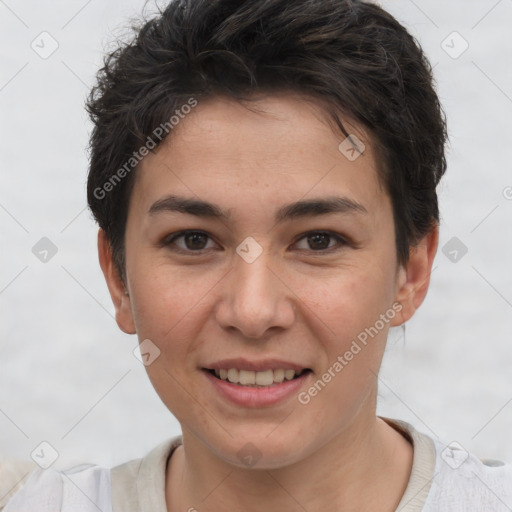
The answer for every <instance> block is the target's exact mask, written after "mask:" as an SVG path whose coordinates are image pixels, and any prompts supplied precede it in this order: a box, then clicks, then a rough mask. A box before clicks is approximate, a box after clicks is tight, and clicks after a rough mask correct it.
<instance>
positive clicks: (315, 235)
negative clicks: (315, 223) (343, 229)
mask: <svg viewBox="0 0 512 512" xmlns="http://www.w3.org/2000/svg"><path fill="white" fill-rule="evenodd" d="M300 240H306V242H307V247H305V248H304V247H302V248H301V247H299V249H301V250H302V249H305V250H309V251H318V252H331V249H333V248H334V249H335V250H336V245H338V246H339V247H338V249H339V248H341V247H342V246H344V245H347V242H346V241H345V240H344V239H343V238H342V237H340V236H339V235H335V234H334V233H329V232H323V231H315V232H311V233H307V234H306V235H305V236H303V237H302V238H301V239H300ZM332 241H335V242H338V243H337V244H336V243H335V244H334V245H330V244H331V242H332Z"/></svg>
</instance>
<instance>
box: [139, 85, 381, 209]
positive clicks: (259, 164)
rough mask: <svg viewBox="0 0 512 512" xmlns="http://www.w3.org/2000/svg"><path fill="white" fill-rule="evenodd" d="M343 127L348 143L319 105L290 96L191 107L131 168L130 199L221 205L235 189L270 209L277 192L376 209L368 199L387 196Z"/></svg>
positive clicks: (363, 137) (362, 149)
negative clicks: (338, 196) (171, 197)
mask: <svg viewBox="0 0 512 512" xmlns="http://www.w3.org/2000/svg"><path fill="white" fill-rule="evenodd" d="M343 122H344V125H345V127H346V129H347V131H348V133H349V134H351V136H352V138H351V139H350V140H346V137H345V136H344V135H343V134H341V133H340V132H339V133H338V132H337V131H335V130H334V129H333V126H332V123H329V118H328V115H327V114H326V112H325V110H324V109H322V108H321V106H320V105H319V104H317V103H315V102H314V101H312V100H307V99H305V98H304V97H301V96H294V95H272V96H267V97H262V98H259V99H255V100H254V101H250V102H246V103H243V104H242V103H240V102H238V101H236V100H232V99H227V98H211V99H208V100H206V101H202V102H199V103H198V105H197V106H196V107H195V108H194V109H193V110H192V111H191V112H190V113H189V114H187V115H186V116H183V118H182V119H181V120H180V122H179V123H178V124H177V125H176V126H175V127H174V128H173V130H172V132H171V133H170V135H169V136H168V137H167V138H166V139H165V140H164V142H162V144H161V145H160V146H159V147H158V149H157V150H156V151H155V152H154V153H151V154H149V155H148V156H146V157H145V158H144V160H143V161H142V162H141V164H140V165H139V168H138V169H137V173H136V187H137V190H138V193H137V194H136V201H137V202H141V201H142V202H144V203H145V205H144V207H145V208H146V210H147V209H148V208H150V207H151V204H153V202H154V201H156V200H158V199H159V197H162V196H164V195H165V194H166V193H169V194H171V193H176V192H180V193H181V195H187V196H189V197H190V196H196V197H200V198H203V199H208V198H209V199H210V200H212V201H214V202H216V203H219V204H221V203H222V200H223V199H226V198H227V197H228V195H229V196H230V197H232V196H234V195H236V194H239V193H240V192H242V191H243V194H244V200H245V201H255V202H258V201H259V202H260V204H261V205H263V204H266V205H269V206H270V205H271V204H275V205H276V207H277V206H278V205H279V204H280V203H282V201H281V199H283V197H282V196H284V195H286V196H287V198H288V199H289V198H290V197H294V198H295V199H297V200H298V199H300V198H307V197H308V196H311V197H318V196H319V195H320V196H321V195H324V196H325V195H331V196H332V195H333V193H336V192H338V193H342V194H343V195H344V196H347V197H350V196H352V197H353V199H354V202H358V203H369V205H370V206H375V207H378V206H379V201H376V198H378V197H379V196H387V195H386V194H385V193H384V191H383V190H382V189H381V187H380V183H379V179H378V173H377V163H376V160H375V157H374V151H373V147H372V143H371V141H370V139H369V137H368V135H367V134H366V133H365V131H364V130H363V129H362V128H361V127H360V126H358V125H357V124H355V123H353V122H350V121H347V120H343ZM353 144H355V145H356V146H357V148H354V147H353ZM380 200H384V201H385V200H386V198H381V199H380ZM227 206H229V205H227ZM381 206H382V205H381Z"/></svg>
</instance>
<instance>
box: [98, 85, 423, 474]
mask: <svg viewBox="0 0 512 512" xmlns="http://www.w3.org/2000/svg"><path fill="white" fill-rule="evenodd" d="M346 125H347V126H348V127H349V128H350V130H349V131H350V133H354V134H356V135H357V137H358V138H359V139H360V140H362V141H363V142H364V144H365V149H364V151H363V153H362V154H361V155H360V156H359V157H358V158H356V159H355V160H354V158H353V157H354V156H355V155H356V154H357V153H354V152H351V151H348V152H346V151H342V150H340V149H339V146H340V143H342V142H343V141H344V137H343V136H340V135H338V134H336V133H334V132H333V130H332V128H331V127H330V126H329V125H328V123H327V121H326V119H325V117H324V115H323V114H322V111H321V110H320V108H318V107H317V106H315V105H314V104H313V103H310V102H306V101H304V99H301V98H299V97H294V96H290V95H287V96H284V95H283V96H272V97H267V98H262V99H260V100H258V101H256V102H255V103H251V106H250V109H248V108H246V107H244V106H242V105H240V104H239V103H237V102H234V101H231V100H227V99H220V98H216V99H212V100H209V101H205V102H202V103H199V104H198V106H197V107H196V108H195V109H193V111H192V112H191V113H190V114H188V115H187V116H186V118H185V119H183V120H182V121H181V122H180V124H179V126H177V127H176V128H175V129H174V131H173V133H172V136H171V137H170V138H169V139H168V140H167V141H165V142H164V143H163V144H162V145H161V146H160V147H159V149H158V150H157V152H156V153H154V154H150V155H148V156H147V157H146V158H145V159H144V160H143V161H142V162H141V164H140V166H139V168H138V169H137V175H136V181H135V185H134V189H133V193H132V197H131V202H130V205H129V212H128V220H127V226H126V287H127V290H128V292H129V295H124V294H123V293H121V291H120V288H121V284H120V282H119V281H118V280H117V281H116V279H115V277H114V273H113V272H110V274H109V270H108V268H110V269H112V265H111V264H110V266H109V263H108V262H107V260H108V258H109V257H108V255H107V253H106V252H105V251H104V254H103V256H102V261H103V263H102V264H103V268H104V271H105V272H106V276H107V280H108V281H109V288H110V290H111V293H112V294H113V298H114V302H115V303H116V310H117V321H118V323H119V325H120V327H121V328H122V329H123V330H124V331H125V332H132V333H134V332H136V333H137V335H138V337H139V340H140V341H141V342H142V341H143V340H150V342H147V341H146V342H145V343H146V347H150V348H151V350H149V353H150V354H153V355H152V356H150V357H151V359H153V357H155V355H157V354H158V351H160V352H159V355H158V357H156V358H155V359H154V361H152V362H151V364H149V365H148V366H147V371H148V375H149V378H150V379H151V382H152V384H153V386H154V388H155V390H156V391H157V393H158V394H159V396H160V397H161V399H162V401H163V402H164V403H165V404H166V406H167V407H168V408H169V410H170V411H171V412H172V413H173V414H174V415H175V416H176V417H177V419H178V420H179V421H180V423H181V425H182V428H183V432H184V436H185V435H188V436H189V438H193V439H195V440H198V441H200V442H201V445H202V446H203V447H206V448H208V450H209V452H210V453H211V454H213V455H214V456H217V457H219V458H220V459H223V460H224V461H228V462H230V463H232V464H236V465H239V466H240V465H242V464H244V460H243V457H244V455H247V454H246V453H245V452H247V451H248V452H249V453H248V455H257V457H258V458H260V461H259V467H267V468H276V467H282V466H285V465H288V464H292V463H294V462H297V461H299V460H301V459H305V458H306V457H307V456H309V455H311V454H313V453H315V451H318V450H319V449H320V448H321V447H323V446H325V445H326V443H328V442H329V441H333V440H335V439H337V438H339V437H340V436H343V435H345V434H346V433H347V432H349V431H350V429H353V428H355V426H359V427H361V426H364V423H365V422H368V421H369V418H371V417H373V419H374V420H375V396H376V387H377V386H376V374H377V373H378V370H379V366H380V363H381V359H382V355H383V352H384V348H385V341H386V336H387V332H388V330H389V328H390V327H391V326H393V325H399V324H401V323H402V322H403V321H404V320H406V319H407V317H408V316H410V315H411V314H412V311H413V309H414V305H416V306H417V305H418V304H417V302H418V300H419V301H420V302H421V298H420V299H418V297H416V298H415V299H414V300H412V301H411V300H410V298H411V291H412V290H413V289H414V288H415V285H416V284H417V283H415V282H414V280H415V279H416V280H418V272H415V270H414V268H410V269H409V271H408V270H407V269H404V268H399V267H398V266H397V257H396V248H395V247H396V246H395V231H394V224H393V214H392V205H391V202H390V198H389V196H388V195H387V193H386V191H385V190H384V188H382V186H381V185H380V183H379V180H378V177H377V157H376V155H375V154H374V152H373V150H372V143H371V141H370V140H369V139H368V137H367V136H366V135H365V133H364V131H362V130H361V129H360V127H358V126H357V125H354V124H350V123H348V122H347V124H346ZM345 144H346V142H345ZM343 147H345V146H343ZM360 149H361V148H360ZM348 157H350V158H348ZM100 252H101V251H100ZM414 258H415V256H414V255H413V257H412V261H413V262H414V261H415V260H414ZM423 260H425V261H424V263H425V262H426V259H425V258H423ZM423 260H422V261H423ZM425 264H428V262H426V263H425ZM416 289H417V287H416ZM412 295H414V294H412ZM397 301H398V302H401V304H400V305H399V304H398V303H397ZM415 301H416V302H415ZM409 302H410V303H411V306H410V307H409V306H408V304H409ZM156 347H157V348H156ZM226 374H227V380H226ZM289 379H290V380H289ZM240 381H242V382H240ZM247 443H252V445H248V444H247ZM244 450H245V452H244ZM251 452H254V453H251Z"/></svg>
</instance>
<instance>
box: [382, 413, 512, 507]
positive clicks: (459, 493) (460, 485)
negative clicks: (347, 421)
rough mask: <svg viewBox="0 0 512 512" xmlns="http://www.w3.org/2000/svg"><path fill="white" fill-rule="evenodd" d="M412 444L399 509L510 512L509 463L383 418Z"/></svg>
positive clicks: (511, 483) (511, 471)
mask: <svg viewBox="0 0 512 512" xmlns="http://www.w3.org/2000/svg"><path fill="white" fill-rule="evenodd" d="M386 421H388V423H390V424H392V425H393V426H394V427H395V428H397V430H399V431H401V432H402V433H405V434H406V437H408V438H409V439H410V441H411V442H412V444H413V446H414V459H413V467H412V472H411V476H410V481H409V485H408V487H407V489H406V492H405V494H404V496H403V499H402V501H401V502H400V504H399V507H398V509H397V510H399V511H401V512H412V511H421V512H482V511H485V512H510V510H512V465H511V464H507V463H504V462H501V461H492V460H481V459H479V458H478V457H476V456H475V455H473V454H471V453H469V452H468V451H467V450H465V449H464V447H463V446H462V445H460V444H459V443H456V442H453V443H450V444H449V445H447V444H444V443H442V442H441V441H439V440H437V439H433V438H431V437H430V436H428V435H426V434H424V433H422V432H419V431H418V430H416V429H415V428H414V427H413V426H412V425H410V424H408V423H406V422H403V421H399V420H389V419H386Z"/></svg>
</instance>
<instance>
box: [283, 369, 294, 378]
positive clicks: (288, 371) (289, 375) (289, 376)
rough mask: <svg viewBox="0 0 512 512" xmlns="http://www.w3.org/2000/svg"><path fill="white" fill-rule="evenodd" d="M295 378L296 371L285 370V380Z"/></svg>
mask: <svg viewBox="0 0 512 512" xmlns="http://www.w3.org/2000/svg"><path fill="white" fill-rule="evenodd" d="M293 377H295V371H293V370H285V372H284V378H285V379H286V380H292V379H293Z"/></svg>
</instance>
